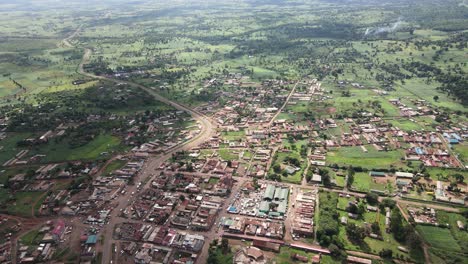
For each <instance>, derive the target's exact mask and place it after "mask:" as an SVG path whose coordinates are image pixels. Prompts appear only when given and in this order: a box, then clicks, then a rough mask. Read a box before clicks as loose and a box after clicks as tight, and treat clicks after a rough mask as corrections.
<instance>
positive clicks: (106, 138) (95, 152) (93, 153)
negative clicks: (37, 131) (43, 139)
mask: <svg viewBox="0 0 468 264" xmlns="http://www.w3.org/2000/svg"><path fill="white" fill-rule="evenodd" d="M119 145H120V139H119V138H117V137H115V136H112V135H106V134H102V135H99V136H97V137H96V138H95V139H93V140H92V141H90V142H89V143H87V144H86V145H84V146H81V147H78V148H74V149H73V148H70V147H69V146H68V144H67V143H66V142H60V143H55V142H50V143H49V144H47V145H44V146H42V147H40V148H38V149H34V151H33V153H31V154H43V155H46V157H45V158H44V159H43V161H47V162H53V161H66V160H93V159H98V158H101V157H105V155H101V154H104V153H110V152H112V151H115V150H119Z"/></svg>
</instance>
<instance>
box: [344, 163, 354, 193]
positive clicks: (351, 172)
mask: <svg viewBox="0 0 468 264" xmlns="http://www.w3.org/2000/svg"><path fill="white" fill-rule="evenodd" d="M353 182H354V169H353V167H351V166H349V167H348V181H347V182H346V186H347V187H348V188H349V187H351V186H352V185H353Z"/></svg>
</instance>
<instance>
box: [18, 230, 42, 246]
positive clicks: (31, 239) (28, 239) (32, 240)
mask: <svg viewBox="0 0 468 264" xmlns="http://www.w3.org/2000/svg"><path fill="white" fill-rule="evenodd" d="M41 239H42V236H41V234H39V230H32V231H29V232H28V233H26V234H25V235H24V236H22V237H21V238H20V242H21V243H23V244H25V245H28V246H31V245H39V242H41Z"/></svg>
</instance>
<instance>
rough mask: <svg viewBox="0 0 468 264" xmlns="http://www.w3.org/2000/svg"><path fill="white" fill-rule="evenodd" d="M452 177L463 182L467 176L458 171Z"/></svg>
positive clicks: (458, 181)
mask: <svg viewBox="0 0 468 264" xmlns="http://www.w3.org/2000/svg"><path fill="white" fill-rule="evenodd" d="M452 177H453V178H454V179H455V180H456V181H457V183H463V181H464V180H465V176H463V175H461V174H460V173H456V174H454V175H452Z"/></svg>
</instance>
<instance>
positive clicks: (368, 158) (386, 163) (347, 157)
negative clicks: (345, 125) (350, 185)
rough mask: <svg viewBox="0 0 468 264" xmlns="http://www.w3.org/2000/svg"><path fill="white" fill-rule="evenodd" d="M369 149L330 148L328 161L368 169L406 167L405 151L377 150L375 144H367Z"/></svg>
mask: <svg viewBox="0 0 468 264" xmlns="http://www.w3.org/2000/svg"><path fill="white" fill-rule="evenodd" d="M366 149H367V150H368V152H367V153H364V152H363V151H362V149H361V148H360V147H341V148H336V149H333V150H330V151H329V152H328V153H327V163H329V164H334V163H336V164H338V165H342V166H347V165H352V166H354V167H358V166H360V167H362V168H367V169H379V168H388V167H390V166H394V167H397V168H399V167H402V168H404V167H406V165H405V164H404V163H403V162H402V161H401V159H402V158H403V157H404V154H403V151H401V150H393V151H377V150H376V149H375V148H374V147H373V146H366Z"/></svg>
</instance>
